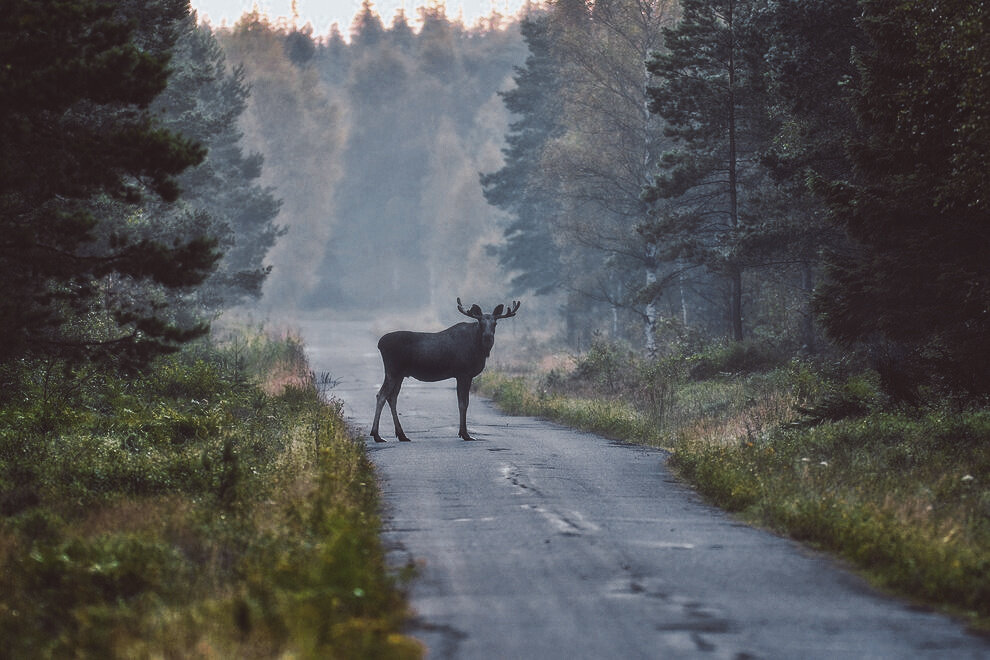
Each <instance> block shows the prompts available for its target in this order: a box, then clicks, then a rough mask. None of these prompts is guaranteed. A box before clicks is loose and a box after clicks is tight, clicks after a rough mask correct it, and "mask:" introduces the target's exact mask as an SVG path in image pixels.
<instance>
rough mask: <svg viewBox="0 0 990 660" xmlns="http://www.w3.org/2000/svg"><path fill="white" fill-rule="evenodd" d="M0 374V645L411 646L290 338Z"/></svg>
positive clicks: (130, 651)
mask: <svg viewBox="0 0 990 660" xmlns="http://www.w3.org/2000/svg"><path fill="white" fill-rule="evenodd" d="M4 377H5V378H6V379H7V381H8V382H16V383H17V385H18V392H19V395H18V396H17V397H8V399H7V400H6V401H4V402H3V405H2V407H0V493H2V495H0V638H2V639H4V640H5V642H4V644H5V648H4V653H5V654H9V656H10V657H68V656H72V657H100V658H104V657H203V658H212V657H244V658H251V657H273V656H290V657H300V658H324V657H347V658H358V657H376V658H379V657H381V658H418V657H421V656H422V649H421V647H420V645H419V644H418V642H415V641H414V640H412V639H410V638H407V637H405V636H403V635H402V634H401V633H400V629H401V626H402V624H403V622H404V621H405V619H406V617H407V611H406V604H405V600H404V597H403V593H402V581H403V576H401V575H396V574H394V572H391V571H389V570H388V569H387V567H386V564H385V560H384V552H383V549H382V547H381V544H380V540H379V531H380V522H379V519H378V517H377V512H378V507H379V493H378V490H377V487H376V482H375V475H374V473H373V470H372V466H371V464H370V462H369V461H368V459H367V457H366V456H365V454H364V449H363V443H360V442H355V441H354V439H353V438H351V437H350V436H349V432H348V429H347V428H346V426H345V424H344V423H343V421H342V419H341V417H340V406H339V404H334V403H332V402H331V403H327V402H325V401H324V400H323V399H322V398H321V397H320V393H319V392H318V387H317V385H318V379H317V378H316V377H315V375H313V374H312V373H311V372H310V371H309V369H308V365H307V364H306V362H305V358H304V355H303V351H302V345H301V343H300V342H299V340H298V339H297V338H295V337H293V336H291V335H288V336H282V337H272V336H269V335H267V334H265V333H261V332H258V331H255V330H252V331H246V330H241V331H239V332H237V333H234V334H231V335H230V336H228V337H226V338H225V339H223V340H222V341H214V342H202V343H199V344H197V345H194V346H190V347H189V348H188V349H187V350H185V351H183V352H182V353H180V354H178V355H174V356H170V357H167V358H163V359H161V360H159V361H158V362H157V363H156V364H155V365H154V368H153V369H150V370H149V371H148V372H147V373H146V374H144V375H142V376H139V377H125V376H121V375H113V374H108V373H101V372H87V371H81V370H67V368H66V367H65V366H64V365H57V364H54V365H52V364H47V365H46V364H33V365H20V367H19V369H18V370H17V371H16V372H13V371H10V370H8V372H6V373H5V374H4Z"/></svg>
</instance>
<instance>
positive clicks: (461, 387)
mask: <svg viewBox="0 0 990 660" xmlns="http://www.w3.org/2000/svg"><path fill="white" fill-rule="evenodd" d="M471 381H472V378H458V379H457V409H458V410H459V411H460V413H461V429H460V432H459V433H458V435H459V436H461V437H462V438H464V439H465V440H474V438H472V437H471V436H470V435H469V434H468V430H467V409H468V397H469V396H470V394H471Z"/></svg>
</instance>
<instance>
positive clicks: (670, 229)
mask: <svg viewBox="0 0 990 660" xmlns="http://www.w3.org/2000/svg"><path fill="white" fill-rule="evenodd" d="M762 6H763V3H762V2H761V0H743V1H739V0H729V1H728V2H725V1H724V0H684V1H683V2H682V3H681V16H680V20H679V22H678V24H677V25H676V26H675V27H673V28H668V29H666V30H664V46H665V50H664V51H662V52H656V53H654V54H653V55H652V57H651V58H650V60H649V62H648V63H647V70H648V71H649V72H650V74H651V76H652V77H651V81H650V87H649V101H650V110H651V111H652V112H654V113H657V114H658V115H660V116H661V117H663V119H664V128H663V131H664V134H665V135H667V136H668V137H671V138H673V139H674V145H673V147H672V148H671V149H670V150H668V151H667V152H665V153H664V154H663V156H662V157H661V159H660V162H659V163H658V166H659V173H658V174H657V175H655V176H654V178H653V181H652V182H651V183H650V184H649V185H647V186H646V188H645V190H644V197H645V198H646V199H647V200H648V201H650V202H659V201H660V200H672V201H673V202H674V203H673V204H658V205H656V207H655V214H654V215H655V217H654V221H653V222H652V223H651V225H650V226H649V227H648V228H647V229H646V231H648V233H650V234H652V235H654V236H656V240H657V242H658V244H660V245H662V246H663V247H664V250H665V251H666V252H668V253H669V254H670V255H672V256H676V257H680V258H683V259H686V260H688V261H690V262H691V263H697V264H700V265H703V266H704V267H705V268H707V269H709V270H711V271H713V272H716V273H718V274H720V275H722V276H724V277H726V278H727V279H728V281H729V283H730V287H731V292H730V297H729V313H728V317H729V319H730V323H731V333H732V338H733V339H734V340H735V341H741V340H742V339H743V324H742V317H743V314H742V296H743V291H742V270H743V268H744V267H745V266H746V265H747V261H748V260H749V259H748V257H747V255H745V254H744V253H743V251H742V250H741V247H742V246H743V245H744V241H743V240H742V236H743V233H744V232H745V231H748V232H753V231H756V229H757V228H756V227H755V226H753V225H754V223H753V222H752V219H753V218H754V216H755V215H756V214H755V213H754V212H753V209H751V208H750V207H751V206H753V202H752V198H753V196H754V193H755V192H756V191H757V190H758V189H759V186H760V178H761V177H762V175H763V172H762V169H761V168H760V167H759V162H758V158H757V157H756V153H757V151H758V150H759V149H760V148H761V146H762V145H763V144H765V143H766V141H767V140H768V137H769V135H770V132H771V131H772V127H771V125H770V124H771V123H770V117H769V113H768V95H767V89H766V79H767V76H766V60H765V57H764V55H765V53H766V51H767V48H768V47H767V44H766V40H765V38H764V30H763V26H762V25H761V21H760V17H761V13H760V10H761V8H762Z"/></svg>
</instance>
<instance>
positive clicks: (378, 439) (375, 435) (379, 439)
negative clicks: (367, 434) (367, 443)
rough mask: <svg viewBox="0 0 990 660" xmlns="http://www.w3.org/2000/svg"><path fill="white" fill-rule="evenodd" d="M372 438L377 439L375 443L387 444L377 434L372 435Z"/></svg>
mask: <svg viewBox="0 0 990 660" xmlns="http://www.w3.org/2000/svg"><path fill="white" fill-rule="evenodd" d="M371 437H372V438H374V439H375V442H385V441H384V440H382V436H380V435H378V434H377V433H372V434H371Z"/></svg>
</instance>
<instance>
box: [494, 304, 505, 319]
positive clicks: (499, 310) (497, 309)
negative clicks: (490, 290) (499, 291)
mask: <svg viewBox="0 0 990 660" xmlns="http://www.w3.org/2000/svg"><path fill="white" fill-rule="evenodd" d="M504 307H505V306H504V305H495V311H493V312H492V316H494V317H495V318H498V317H500V316H502V310H503V309H504Z"/></svg>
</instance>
